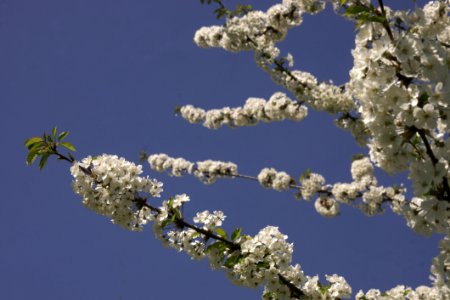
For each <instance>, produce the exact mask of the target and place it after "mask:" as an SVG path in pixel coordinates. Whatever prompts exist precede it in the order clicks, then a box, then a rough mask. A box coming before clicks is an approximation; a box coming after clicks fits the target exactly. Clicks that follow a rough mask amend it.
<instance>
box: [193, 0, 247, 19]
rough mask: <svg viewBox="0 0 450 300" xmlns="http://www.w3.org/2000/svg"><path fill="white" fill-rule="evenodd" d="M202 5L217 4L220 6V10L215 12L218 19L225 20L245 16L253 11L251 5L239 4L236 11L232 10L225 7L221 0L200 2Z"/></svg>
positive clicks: (217, 9)
mask: <svg viewBox="0 0 450 300" xmlns="http://www.w3.org/2000/svg"><path fill="white" fill-rule="evenodd" d="M200 3H201V4H205V3H206V4H208V5H209V4H212V3H216V4H217V5H219V7H218V8H216V9H215V10H214V13H215V15H216V18H217V19H222V18H223V17H225V18H233V17H241V16H243V15H246V14H248V13H249V12H251V11H252V10H253V7H252V6H251V5H248V4H247V5H246V4H238V5H236V8H235V9H234V10H230V9H228V8H226V7H225V5H224V4H223V3H222V1H221V0H200Z"/></svg>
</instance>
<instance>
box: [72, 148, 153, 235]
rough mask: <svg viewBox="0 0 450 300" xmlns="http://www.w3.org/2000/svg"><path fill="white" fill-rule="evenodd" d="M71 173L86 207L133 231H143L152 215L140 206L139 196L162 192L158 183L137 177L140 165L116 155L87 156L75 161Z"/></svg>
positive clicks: (75, 189) (74, 188) (139, 172)
mask: <svg viewBox="0 0 450 300" xmlns="http://www.w3.org/2000/svg"><path fill="white" fill-rule="evenodd" d="M70 172H71V174H72V176H73V177H74V180H73V184H72V187H73V191H74V192H75V193H76V194H78V195H80V196H81V197H82V198H83V204H84V205H85V206H86V207H87V208H89V209H91V210H93V211H95V212H96V213H98V214H100V215H103V216H106V217H109V218H111V221H112V222H113V223H114V224H117V225H120V226H122V227H124V228H127V229H129V230H133V231H138V230H142V226H143V225H145V224H146V223H147V222H148V221H149V220H150V219H151V217H152V216H151V211H150V210H149V209H148V208H147V207H142V206H140V205H139V204H140V202H139V199H140V198H141V197H142V196H143V195H150V196H152V197H159V196H160V193H161V192H162V183H161V182H158V181H156V180H155V179H150V178H148V177H141V176H139V175H140V174H141V173H142V166H141V165H135V164H134V163H132V162H129V161H126V160H125V159H124V158H122V157H121V158H119V157H118V156H116V155H108V154H103V155H100V156H95V157H91V156H88V157H86V158H84V159H83V160H81V162H78V161H75V162H74V163H73V165H72V167H71V168H70ZM141 194H142V195H141Z"/></svg>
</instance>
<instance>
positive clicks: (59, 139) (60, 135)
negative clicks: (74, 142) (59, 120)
mask: <svg viewBox="0 0 450 300" xmlns="http://www.w3.org/2000/svg"><path fill="white" fill-rule="evenodd" d="M68 135H69V132H68V131H63V132H61V133H60V134H59V136H58V141H62V140H63V139H64V138H65V137H66V136H68Z"/></svg>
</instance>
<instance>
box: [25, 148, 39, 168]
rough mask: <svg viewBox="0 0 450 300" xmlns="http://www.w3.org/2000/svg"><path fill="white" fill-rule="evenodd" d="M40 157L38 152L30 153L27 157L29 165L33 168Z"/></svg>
mask: <svg viewBox="0 0 450 300" xmlns="http://www.w3.org/2000/svg"><path fill="white" fill-rule="evenodd" d="M37 156H38V154H37V151H30V152H29V153H28V155H27V165H29V166H31V165H32V164H33V162H34V161H35V160H36V157H37Z"/></svg>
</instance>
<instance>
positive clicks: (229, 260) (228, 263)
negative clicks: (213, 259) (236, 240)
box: [223, 254, 244, 268]
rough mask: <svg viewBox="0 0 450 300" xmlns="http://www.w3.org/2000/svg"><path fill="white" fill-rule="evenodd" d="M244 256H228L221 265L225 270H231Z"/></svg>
mask: <svg viewBox="0 0 450 300" xmlns="http://www.w3.org/2000/svg"><path fill="white" fill-rule="evenodd" d="M243 257H244V256H243V255H241V254H232V255H230V256H228V258H227V260H226V261H225V263H224V264H223V265H224V266H225V267H227V268H232V267H234V265H236V264H237V263H238V262H239V261H240V260H241V259H242V258H243Z"/></svg>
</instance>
